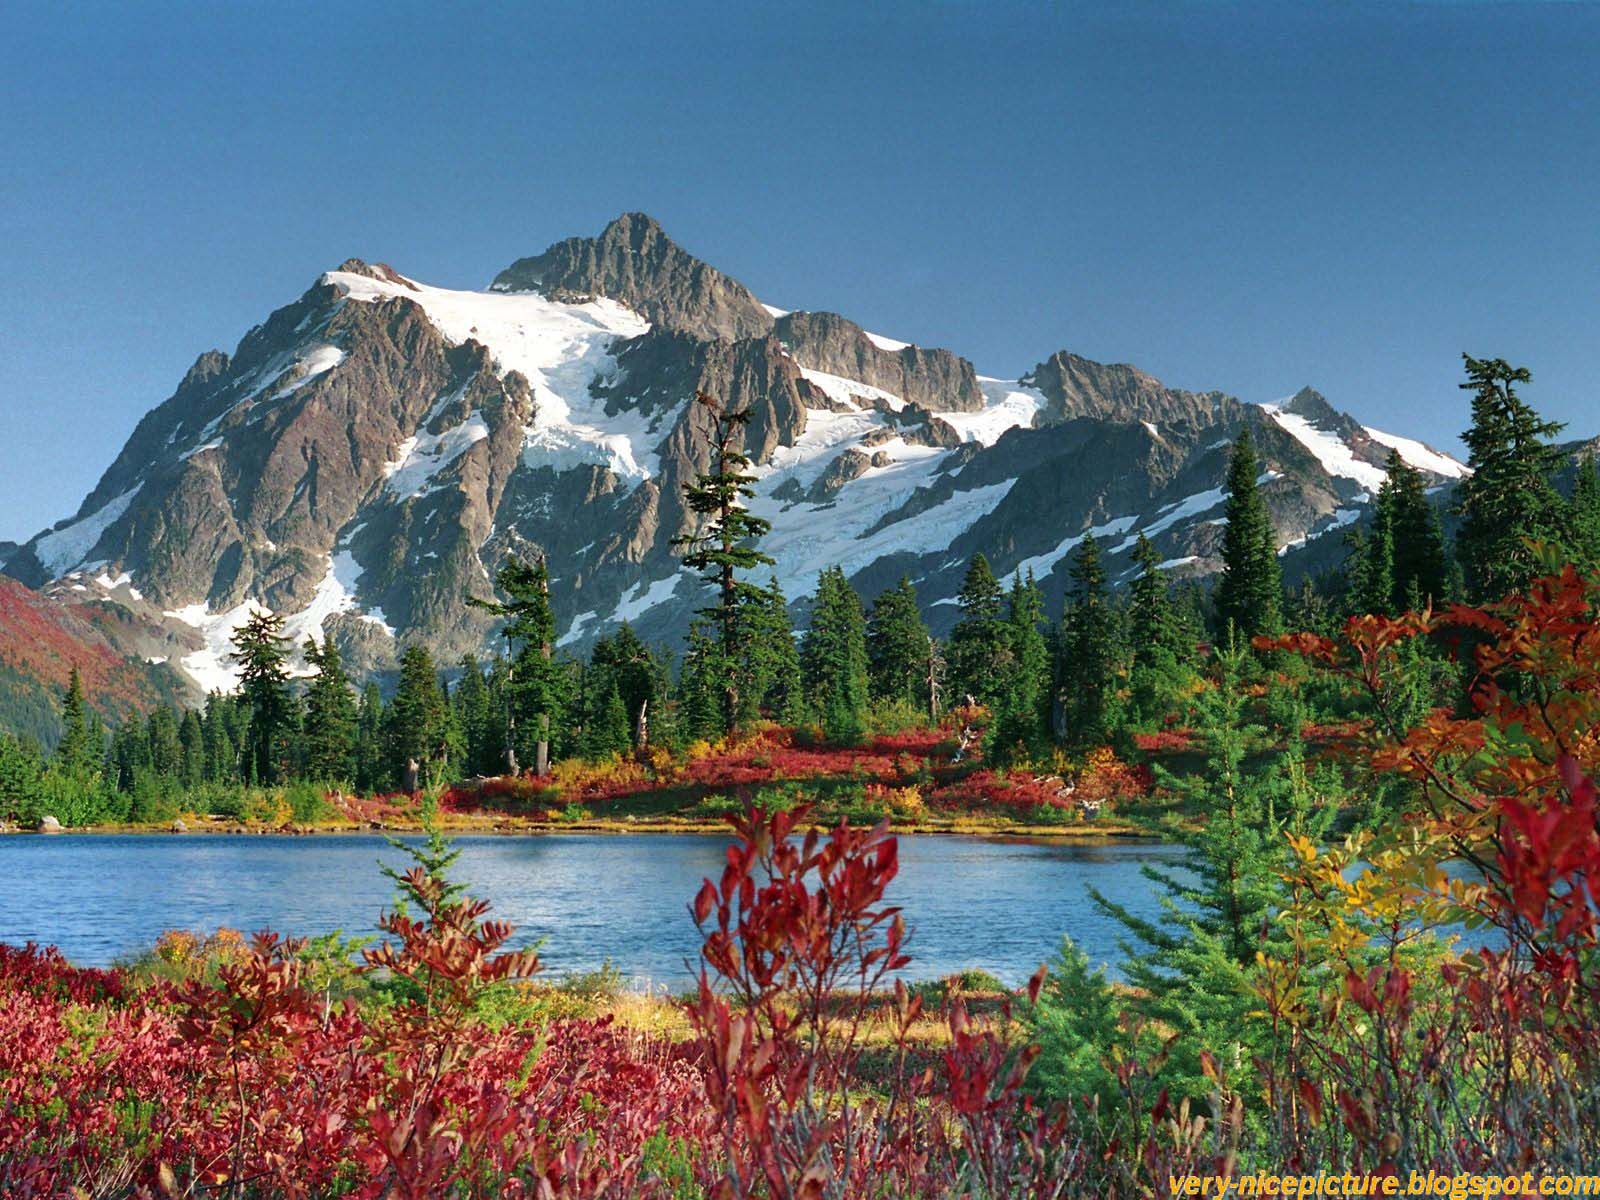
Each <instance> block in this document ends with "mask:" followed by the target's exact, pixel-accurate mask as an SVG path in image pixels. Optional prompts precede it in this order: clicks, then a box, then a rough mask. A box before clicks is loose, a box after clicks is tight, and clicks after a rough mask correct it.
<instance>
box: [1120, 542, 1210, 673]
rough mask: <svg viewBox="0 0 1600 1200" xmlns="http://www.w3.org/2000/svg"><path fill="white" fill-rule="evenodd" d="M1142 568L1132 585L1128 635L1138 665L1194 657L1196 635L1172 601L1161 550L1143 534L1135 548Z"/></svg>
mask: <svg viewBox="0 0 1600 1200" xmlns="http://www.w3.org/2000/svg"><path fill="white" fill-rule="evenodd" d="M1133 561H1134V563H1135V564H1136V565H1137V566H1138V568H1139V573H1138V574H1137V575H1136V576H1134V579H1133V583H1132V585H1131V586H1130V588H1129V603H1128V635H1129V640H1130V641H1131V642H1132V648H1133V660H1134V665H1135V666H1143V667H1161V668H1166V667H1167V666H1168V665H1169V663H1171V664H1181V663H1187V662H1189V661H1191V660H1192V659H1193V658H1194V647H1195V635H1194V630H1193V629H1191V628H1189V627H1188V625H1187V623H1186V622H1185V621H1184V619H1183V616H1182V614H1181V613H1180V612H1179V611H1178V608H1177V606H1176V605H1175V604H1174V603H1173V600H1172V593H1171V585H1170V583H1169V581H1168V579H1167V573H1166V572H1165V571H1164V570H1163V569H1162V567H1161V552H1160V551H1158V550H1157V549H1156V548H1155V545H1154V544H1153V543H1152V542H1151V541H1150V539H1149V538H1147V537H1145V536H1144V534H1143V533H1141V534H1139V538H1138V540H1137V541H1136V542H1135V543H1134V547H1133Z"/></svg>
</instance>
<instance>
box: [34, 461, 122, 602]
mask: <svg viewBox="0 0 1600 1200" xmlns="http://www.w3.org/2000/svg"><path fill="white" fill-rule="evenodd" d="M142 487H144V483H143V481H140V482H139V483H136V484H134V485H133V486H132V487H131V488H129V489H128V490H127V491H125V492H123V493H122V495H120V496H118V497H117V498H116V499H115V500H111V501H108V502H107V503H106V504H104V505H102V506H101V507H100V508H98V509H96V510H95V511H94V512H92V513H90V514H89V515H88V516H87V517H84V518H83V519H82V520H79V521H74V522H72V524H70V525H67V526H64V527H63V528H61V529H58V530H56V531H55V532H54V533H47V534H45V535H44V536H43V537H41V538H40V539H39V540H38V541H36V542H34V544H33V553H34V556H35V557H36V558H38V560H39V562H40V563H41V564H42V565H43V566H44V569H45V570H46V571H48V572H50V575H51V577H52V578H55V579H59V578H61V576H62V575H64V574H66V572H67V570H68V568H70V567H74V566H76V565H77V564H79V563H81V562H82V561H83V560H84V559H85V558H87V557H88V556H89V551H91V550H93V549H94V547H95V543H97V542H98V541H99V540H100V538H101V536H102V535H103V534H104V533H105V531H106V530H107V529H109V528H111V526H112V525H113V524H114V523H115V522H116V520H117V519H118V518H119V517H121V516H122V514H123V513H125V512H127V511H128V505H130V504H132V503H133V498H134V497H135V496H137V495H138V494H139V489H140V488H142Z"/></svg>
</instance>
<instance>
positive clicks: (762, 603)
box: [737, 577, 805, 725]
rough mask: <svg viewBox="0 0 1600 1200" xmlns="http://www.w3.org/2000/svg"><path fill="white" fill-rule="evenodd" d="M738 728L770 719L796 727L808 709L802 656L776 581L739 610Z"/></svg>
mask: <svg viewBox="0 0 1600 1200" xmlns="http://www.w3.org/2000/svg"><path fill="white" fill-rule="evenodd" d="M739 629H740V633H739V658H738V660H737V661H738V672H739V675H740V683H739V723H740V724H741V725H742V724H745V723H747V722H749V721H755V720H760V719H761V718H763V717H770V718H772V719H773V720H775V721H781V722H786V723H789V724H793V723H794V722H796V721H798V720H800V719H801V715H802V711H803V709H804V707H805V699H804V695H803V689H802V687H801V683H800V651H799V648H798V647H797V646H796V645H795V640H794V629H793V627H792V626H791V625H790V623H789V602H788V601H787V600H785V599H784V596H783V589H782V588H780V587H779V586H778V580H777V578H776V577H773V579H772V580H771V581H770V582H769V583H768V585H767V586H766V587H765V588H764V589H762V590H761V592H760V593H759V594H758V595H752V596H747V597H746V598H745V600H744V602H743V603H741V604H740V606H739Z"/></svg>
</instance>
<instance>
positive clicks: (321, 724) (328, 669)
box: [303, 637, 356, 783]
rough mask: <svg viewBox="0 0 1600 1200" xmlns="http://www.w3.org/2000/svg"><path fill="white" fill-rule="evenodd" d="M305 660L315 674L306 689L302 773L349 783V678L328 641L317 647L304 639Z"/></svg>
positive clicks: (352, 769) (352, 765) (352, 744)
mask: <svg viewBox="0 0 1600 1200" xmlns="http://www.w3.org/2000/svg"><path fill="white" fill-rule="evenodd" d="M305 659H306V663H307V665H308V666H310V667H312V668H313V669H314V670H315V671H316V674H315V675H313V676H312V677H311V683H310V685H309V686H308V687H307V688H306V716H305V729H304V734H303V741H304V744H305V773H306V775H307V776H308V777H310V778H311V779H316V780H321V781H323V782H329V783H332V782H341V783H343V782H349V781H350V780H353V779H354V778H355V776H356V762H355V752H356V698H355V693H354V692H352V691H351V690H350V677H349V676H348V675H346V674H345V670H344V662H343V660H342V659H341V658H340V656H339V647H338V646H336V645H334V643H333V639H332V638H326V639H324V640H323V643H322V645H321V646H318V645H317V642H316V639H315V638H309V637H308V638H307V639H306V643H305Z"/></svg>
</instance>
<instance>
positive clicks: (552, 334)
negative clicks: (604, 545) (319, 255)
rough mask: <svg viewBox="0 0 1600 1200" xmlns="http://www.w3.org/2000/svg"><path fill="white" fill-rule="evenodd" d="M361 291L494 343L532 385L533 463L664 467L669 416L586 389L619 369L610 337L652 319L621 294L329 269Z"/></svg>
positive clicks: (444, 329) (636, 475)
mask: <svg viewBox="0 0 1600 1200" xmlns="http://www.w3.org/2000/svg"><path fill="white" fill-rule="evenodd" d="M323 278H324V279H326V280H327V281H328V282H330V283H333V284H336V285H338V286H339V287H341V288H343V289H344V290H345V292H346V295H347V296H348V297H349V298H350V299H352V300H357V301H366V302H371V301H376V300H384V299H390V298H393V297H401V298H404V299H407V300H412V301H414V302H416V303H417V304H419V305H420V306H421V307H422V310H423V311H424V312H425V313H427V315H428V319H429V320H430V321H432V322H433V325H434V327H435V328H436V329H438V330H439V332H440V333H441V334H442V335H443V336H444V337H445V338H446V339H447V340H449V341H451V342H453V343H456V344H460V343H462V342H465V341H468V340H469V339H470V340H474V341H477V342H480V343H482V344H483V345H484V346H486V347H488V349H489V352H490V354H492V355H493V356H494V361H495V365H496V366H497V367H498V368H499V369H500V370H501V371H503V372H506V371H518V372H520V373H521V374H522V375H523V376H525V377H526V378H527V380H528V382H529V384H530V385H531V386H532V387H533V391H534V405H535V416H534V420H533V424H532V425H531V426H529V427H528V430H527V441H526V446H525V449H524V451H523V454H524V458H525V460H526V461H527V462H528V463H529V464H530V465H533V466H554V467H557V468H560V467H565V466H572V465H576V464H578V463H583V462H602V463H605V464H607V465H608V466H609V467H610V468H611V469H612V470H614V471H615V472H617V474H618V475H621V476H623V477H624V478H628V479H635V480H641V479H646V478H649V477H651V476H654V475H656V474H658V473H659V471H660V461H659V458H658V456H657V455H656V453H655V448H656V445H657V444H658V443H659V442H660V439H661V437H662V436H664V435H665V433H666V430H667V429H668V428H670V424H671V417H670V416H658V417H657V418H656V419H654V420H652V419H651V418H650V417H649V416H647V415H646V414H643V413H639V412H631V411H630V412H624V413H619V414H616V415H607V414H606V412H605V407H604V404H603V403H602V402H601V401H599V400H597V399H595V397H593V396H592V395H590V393H589V385H590V383H591V382H593V381H594V379H595V378H597V377H599V376H604V375H614V374H615V373H616V369H617V367H616V360H615V359H614V358H613V357H612V354H611V346H612V344H613V343H614V342H615V341H616V340H618V339H620V338H631V337H638V336H639V335H640V334H642V333H645V332H647V331H648V330H649V328H650V323H649V322H648V321H646V320H645V319H644V318H643V317H641V316H639V315H638V314H637V313H634V312H632V311H631V310H629V309H627V308H624V307H623V306H622V305H620V304H618V303H616V302H615V301H614V300H607V299H604V298H601V299H597V300H591V301H589V302H587V303H585V304H561V303H558V302H557V301H554V300H549V299H546V298H545V297H544V296H541V295H539V294H537V293H534V292H463V291H452V290H450V289H447V288H435V287H429V286H427V285H426V284H421V283H415V282H414V281H410V280H407V281H405V282H403V283H395V282H393V281H390V280H385V279H373V278H370V277H369V276H366V275H358V274H354V273H352V272H348V271H330V272H328V274H326V275H325V276H323Z"/></svg>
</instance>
